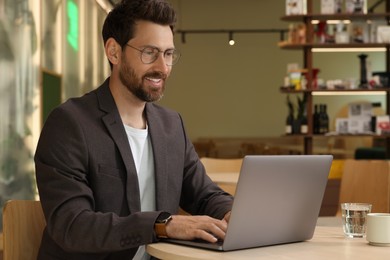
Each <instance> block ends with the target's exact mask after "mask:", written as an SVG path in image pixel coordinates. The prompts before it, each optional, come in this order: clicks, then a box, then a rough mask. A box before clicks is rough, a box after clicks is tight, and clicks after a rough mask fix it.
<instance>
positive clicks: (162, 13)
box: [102, 0, 176, 48]
mask: <svg viewBox="0 0 390 260" xmlns="http://www.w3.org/2000/svg"><path fill="white" fill-rule="evenodd" d="M140 20H143V21H150V22H153V23H157V24H160V25H169V27H170V28H171V30H172V32H173V31H174V27H175V23H176V12H175V10H174V9H173V7H172V6H171V5H170V4H169V3H168V2H167V1H165V0H122V2H120V3H119V4H117V5H116V6H115V7H114V9H112V11H111V12H110V13H109V14H108V15H107V17H106V20H105V21H104V24H103V30H102V36H103V41H104V44H105V43H106V41H107V40H108V39H109V38H111V37H112V38H114V39H115V40H116V41H117V42H118V44H119V45H120V46H121V47H122V48H123V47H124V46H125V45H126V43H127V42H128V41H129V40H130V39H132V38H133V37H134V25H135V23H136V22H137V21H140Z"/></svg>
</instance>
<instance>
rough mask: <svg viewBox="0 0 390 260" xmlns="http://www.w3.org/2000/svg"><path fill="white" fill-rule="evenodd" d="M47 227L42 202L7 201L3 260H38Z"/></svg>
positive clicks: (4, 218) (4, 213) (4, 221)
mask: <svg viewBox="0 0 390 260" xmlns="http://www.w3.org/2000/svg"><path fill="white" fill-rule="evenodd" d="M45 226H46V221H45V218H44V215H43V211H42V206H41V203H40V201H29V200H10V201H7V202H6V204H5V206H4V208H3V247H4V248H3V260H15V259H19V260H33V259H34V260H35V259H37V255H38V250H39V246H40V244H41V238H42V233H43V229H44V227H45Z"/></svg>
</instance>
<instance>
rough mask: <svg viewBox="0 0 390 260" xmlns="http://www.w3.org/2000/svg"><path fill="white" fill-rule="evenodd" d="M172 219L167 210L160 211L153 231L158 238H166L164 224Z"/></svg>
mask: <svg viewBox="0 0 390 260" xmlns="http://www.w3.org/2000/svg"><path fill="white" fill-rule="evenodd" d="M171 220H172V215H171V214H170V213H169V212H165V211H163V212H161V213H160V215H159V216H158V217H157V219H156V222H155V223H154V231H155V232H156V235H157V237H158V238H167V237H168V235H167V230H166V225H167V224H168V222H169V221H171Z"/></svg>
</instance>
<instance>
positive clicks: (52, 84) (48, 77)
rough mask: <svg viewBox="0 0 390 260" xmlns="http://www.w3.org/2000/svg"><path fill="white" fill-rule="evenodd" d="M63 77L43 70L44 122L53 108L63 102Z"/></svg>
mask: <svg viewBox="0 0 390 260" xmlns="http://www.w3.org/2000/svg"><path fill="white" fill-rule="evenodd" d="M61 92H62V77H61V75H60V74H56V73H53V72H50V71H47V70H42V123H44V122H45V121H46V118H47V117H48V116H49V114H50V112H51V111H52V110H53V108H55V107H57V106H58V105H60V104H61V103H62V98H61V96H62V95H61V94H62V93H61Z"/></svg>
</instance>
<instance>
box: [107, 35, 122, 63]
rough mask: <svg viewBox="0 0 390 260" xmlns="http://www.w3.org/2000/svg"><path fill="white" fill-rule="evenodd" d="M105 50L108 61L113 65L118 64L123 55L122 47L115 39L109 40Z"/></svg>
mask: <svg viewBox="0 0 390 260" xmlns="http://www.w3.org/2000/svg"><path fill="white" fill-rule="evenodd" d="M104 49H105V53H106V56H107V58H108V60H109V61H110V62H111V63H112V64H118V62H119V59H120V55H121V47H120V45H119V44H118V43H117V42H116V41H115V39H114V38H109V39H108V40H107V41H106V44H105V46H104Z"/></svg>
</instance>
